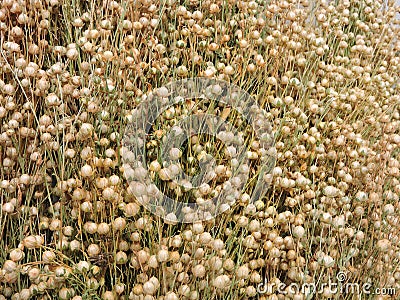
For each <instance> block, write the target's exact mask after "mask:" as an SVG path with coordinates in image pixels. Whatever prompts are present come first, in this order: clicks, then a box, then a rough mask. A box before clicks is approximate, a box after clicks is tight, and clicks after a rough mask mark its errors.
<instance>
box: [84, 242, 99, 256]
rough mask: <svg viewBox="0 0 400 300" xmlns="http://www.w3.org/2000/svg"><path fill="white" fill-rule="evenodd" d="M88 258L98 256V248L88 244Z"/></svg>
mask: <svg viewBox="0 0 400 300" xmlns="http://www.w3.org/2000/svg"><path fill="white" fill-rule="evenodd" d="M87 253H88V255H89V257H96V256H98V255H99V254H100V247H99V245H97V244H90V245H89V247H88V248H87Z"/></svg>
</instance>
